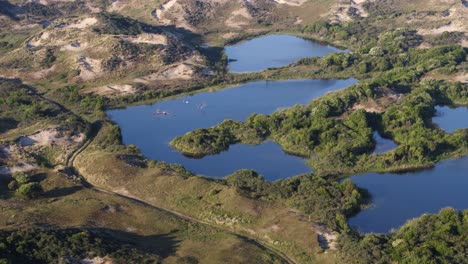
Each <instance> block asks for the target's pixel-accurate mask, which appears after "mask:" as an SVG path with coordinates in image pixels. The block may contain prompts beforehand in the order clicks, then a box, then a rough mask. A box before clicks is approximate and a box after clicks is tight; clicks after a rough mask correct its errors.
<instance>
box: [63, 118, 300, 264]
mask: <svg viewBox="0 0 468 264" xmlns="http://www.w3.org/2000/svg"><path fill="white" fill-rule="evenodd" d="M101 127H102V123H101V122H97V123H93V124H92V125H91V130H90V131H89V133H88V135H87V137H86V140H85V141H84V144H83V145H82V146H81V147H80V148H78V149H77V150H76V151H75V152H74V153H72V154H71V155H70V157H69V158H68V159H67V162H66V166H67V167H71V168H73V169H74V171H75V173H76V174H78V175H77V176H79V177H80V178H81V179H82V182H83V185H84V186H85V187H86V188H89V189H92V190H94V191H96V192H101V193H106V194H109V195H113V196H116V197H120V198H123V199H126V200H129V201H132V202H134V203H137V204H139V205H143V206H145V207H149V208H152V209H156V210H159V211H162V212H165V213H168V214H171V215H173V216H176V217H179V218H181V219H184V220H187V221H190V222H192V223H197V224H202V225H207V226H210V227H212V228H215V229H217V230H221V231H223V232H226V233H229V234H232V235H235V236H237V237H239V238H242V239H244V240H246V241H248V242H250V243H252V244H254V245H256V246H258V247H260V248H262V249H268V250H270V251H271V252H273V253H274V254H275V255H276V256H277V257H278V258H279V259H282V260H283V262H284V263H289V264H296V263H297V262H296V261H294V260H293V259H291V258H290V257H288V256H287V255H286V254H285V253H283V252H281V251H279V250H278V249H276V248H275V247H273V246H272V245H270V244H268V243H266V242H263V241H261V240H258V239H256V238H254V237H252V236H249V235H246V234H242V233H238V232H235V231H233V230H231V229H228V228H225V227H220V226H217V225H215V224H212V223H209V222H205V221H202V220H199V219H196V218H193V217H191V216H188V215H184V214H181V213H179V212H176V211H173V210H170V209H167V208H164V207H160V206H156V205H153V204H150V203H147V202H145V201H143V200H140V199H138V198H136V197H131V196H127V195H122V194H119V193H116V192H112V191H109V190H106V189H103V188H100V187H97V186H94V185H92V184H91V183H89V182H88V181H86V179H85V178H84V177H83V176H82V175H79V172H78V170H77V169H76V167H75V161H76V158H77V157H78V156H79V155H80V154H82V153H83V151H85V150H86V148H87V147H88V146H89V145H90V144H91V143H92V142H93V140H94V137H95V136H96V135H97V133H98V132H99V130H100V129H101Z"/></svg>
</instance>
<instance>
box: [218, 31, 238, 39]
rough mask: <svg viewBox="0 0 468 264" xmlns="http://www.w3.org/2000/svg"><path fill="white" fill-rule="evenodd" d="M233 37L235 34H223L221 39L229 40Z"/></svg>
mask: <svg viewBox="0 0 468 264" xmlns="http://www.w3.org/2000/svg"><path fill="white" fill-rule="evenodd" d="M235 36H237V33H234V32H229V33H224V34H223V35H222V36H221V37H223V39H230V38H233V37H235Z"/></svg>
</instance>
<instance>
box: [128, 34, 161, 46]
mask: <svg viewBox="0 0 468 264" xmlns="http://www.w3.org/2000/svg"><path fill="white" fill-rule="evenodd" d="M124 40H126V41H129V42H132V43H146V44H155V45H158V44H159V45H167V37H166V36H165V35H160V34H146V33H145V34H140V35H138V36H135V37H127V38H124Z"/></svg>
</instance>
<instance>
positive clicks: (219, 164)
mask: <svg viewBox="0 0 468 264" xmlns="http://www.w3.org/2000/svg"><path fill="white" fill-rule="evenodd" d="M355 82H356V80H355V79H348V80H291V81H275V82H271V81H270V82H267V81H259V82H251V83H247V84H244V85H240V86H237V87H233V88H227V89H222V90H217V91H212V92H200V93H197V94H194V95H192V96H184V97H179V98H175V99H170V100H165V101H160V102H157V103H155V104H153V105H140V106H133V107H128V108H126V109H117V110H110V111H108V112H107V114H108V116H109V117H110V118H111V119H112V120H113V121H114V122H116V123H117V124H118V125H119V126H120V128H121V130H122V137H123V142H124V144H134V145H136V146H138V148H139V149H140V150H141V152H142V153H143V154H144V155H145V156H146V157H148V158H150V159H154V160H158V161H166V162H169V163H178V164H181V165H183V166H184V167H186V168H187V169H188V170H190V171H193V172H195V173H197V174H201V175H206V176H211V177H224V176H226V175H229V174H231V173H233V172H234V171H236V170H238V169H253V170H256V171H257V172H259V173H260V174H262V175H264V176H265V178H266V179H268V180H270V181H273V180H276V179H284V178H287V177H290V176H294V175H297V174H301V173H305V172H310V171H311V168H309V167H308V166H307V165H306V164H305V160H304V159H302V158H300V157H296V156H291V155H287V154H285V153H284V152H283V151H282V150H281V148H280V146H279V145H277V144H276V143H274V142H271V141H267V142H264V143H263V144H260V145H257V146H248V145H241V144H237V145H233V146H231V147H230V149H229V150H228V151H225V152H222V153H220V154H218V155H212V156H206V157H204V158H202V159H193V158H188V157H185V156H183V155H182V154H180V153H179V152H178V151H176V150H174V149H173V148H171V147H170V146H169V142H170V141H171V140H172V139H173V138H174V137H176V136H180V135H183V134H185V133H187V132H189V131H192V130H194V129H197V128H207V127H211V126H214V125H216V124H218V123H220V122H222V121H223V120H225V119H233V120H239V121H244V120H245V119H246V118H247V117H248V116H250V115H251V114H252V113H259V114H270V113H272V112H274V111H276V110H278V109H279V108H284V107H290V106H293V105H295V104H307V103H308V102H310V101H311V100H312V99H314V98H317V97H320V96H323V95H324V94H326V93H327V92H331V91H336V90H339V89H343V88H345V87H347V86H349V85H351V84H353V83H355ZM155 113H159V114H156V115H155ZM163 113H165V114H163Z"/></svg>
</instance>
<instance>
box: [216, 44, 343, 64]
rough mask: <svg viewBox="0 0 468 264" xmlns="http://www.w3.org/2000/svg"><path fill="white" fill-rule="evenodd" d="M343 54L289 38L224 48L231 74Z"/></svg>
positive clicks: (325, 47)
mask: <svg viewBox="0 0 468 264" xmlns="http://www.w3.org/2000/svg"><path fill="white" fill-rule="evenodd" d="M339 51H344V50H340V49H338V48H335V47H332V46H327V45H322V44H319V43H317V42H313V41H310V40H306V39H303V38H299V37H294V36H289V35H268V36H264V37H258V38H255V39H252V40H247V41H242V42H240V43H237V44H235V45H232V46H227V47H226V48H225V53H226V55H227V56H228V59H230V60H231V61H230V63H229V70H230V71H231V72H237V73H239V72H255V71H262V70H265V69H267V68H272V67H281V66H286V65H288V64H290V63H293V62H295V61H297V60H298V59H301V58H306V57H315V56H318V57H323V56H325V55H327V54H330V53H333V52H339Z"/></svg>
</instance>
